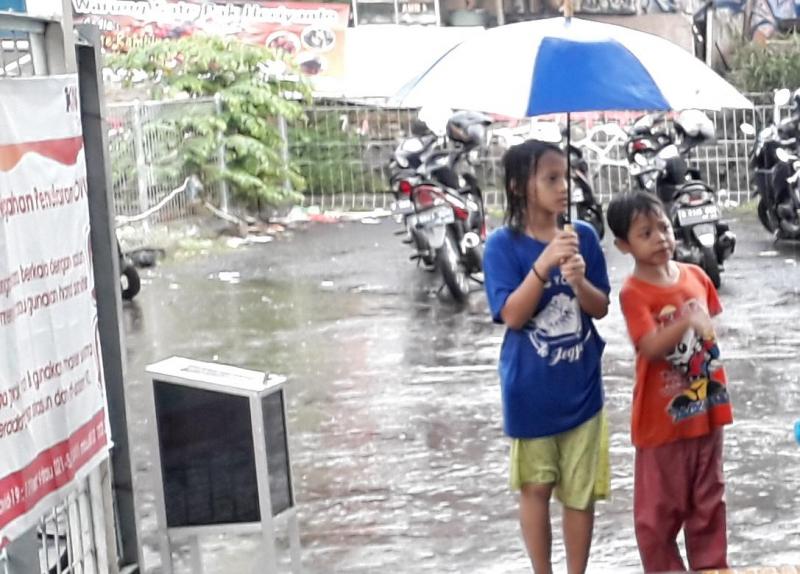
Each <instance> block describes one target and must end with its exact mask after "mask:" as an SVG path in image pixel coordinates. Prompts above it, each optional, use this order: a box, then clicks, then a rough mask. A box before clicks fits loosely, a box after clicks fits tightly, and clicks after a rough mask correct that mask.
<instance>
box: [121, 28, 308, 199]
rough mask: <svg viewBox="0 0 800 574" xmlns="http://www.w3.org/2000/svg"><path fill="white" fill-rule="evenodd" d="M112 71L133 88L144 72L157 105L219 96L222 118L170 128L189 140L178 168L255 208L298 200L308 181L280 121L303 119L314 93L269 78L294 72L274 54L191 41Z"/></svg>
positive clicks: (150, 51) (139, 54)
mask: <svg viewBox="0 0 800 574" xmlns="http://www.w3.org/2000/svg"><path fill="white" fill-rule="evenodd" d="M108 65H109V67H111V68H112V69H115V70H120V71H123V73H124V74H125V76H126V80H127V81H128V82H130V81H132V79H133V78H134V77H135V76H136V75H137V74H139V75H141V73H142V72H144V73H145V74H146V76H147V78H148V79H149V80H150V81H151V93H152V96H153V97H154V98H157V99H163V98H175V97H189V98H200V97H207V96H215V95H216V94H219V96H218V97H219V98H221V103H222V106H221V107H222V110H221V113H217V114H214V113H211V114H209V113H203V114H188V115H186V116H183V117H180V118H176V119H172V120H169V121H170V122H172V123H173V124H177V127H178V129H179V130H180V131H181V132H182V133H183V134H184V136H183V142H182V145H181V146H180V149H179V150H178V156H179V161H180V162H182V164H183V166H184V167H185V168H186V169H188V170H189V171H191V172H194V173H198V174H200V175H201V177H202V178H203V181H205V182H207V183H213V182H216V181H220V180H224V181H227V182H228V184H229V185H230V186H231V188H232V190H233V192H234V193H235V194H236V195H237V197H239V198H240V199H243V200H245V201H248V202H251V203H255V202H256V200H261V201H265V202H267V203H269V204H273V205H276V204H281V203H285V202H287V201H288V200H293V199H296V198H297V197H298V196H299V194H297V193H296V192H295V191H293V190H294V189H302V187H303V178H302V176H301V175H300V172H299V171H298V170H297V169H296V166H294V165H292V163H291V160H290V159H284V156H283V153H282V150H283V146H284V140H283V138H282V137H281V130H280V124H279V119H280V118H283V119H285V121H286V122H294V121H296V120H299V119H301V118H302V116H303V106H302V102H303V100H305V99H307V98H308V95H309V89H308V87H307V85H306V84H305V82H303V81H302V80H301V79H299V78H300V77H299V76H297V75H294V76H293V77H294V78H295V79H294V80H291V81H289V80H286V79H283V80H276V79H275V75H274V74H270V73H269V70H275V69H276V68H277V69H279V70H281V71H282V74H281V77H282V78H286V77H288V76H287V73H286V71H287V70H288V71H291V67H290V64H289V63H288V62H285V61H283V60H281V59H280V58H277V57H276V56H275V54H274V53H273V52H272V51H270V50H268V49H266V48H265V47H262V46H257V45H252V44H245V43H243V42H241V41H239V40H236V39H228V38H220V37H210V36H190V37H184V38H180V39H177V40H163V41H159V42H155V43H153V44H150V45H146V46H142V47H139V48H136V49H133V50H131V51H130V52H128V53H127V54H120V55H114V56H112V57H110V58H109V61H108ZM220 149H223V150H224V154H225V167H224V168H221V167H220V165H219V161H218V158H219V150H220ZM287 183H288V184H289V185H287Z"/></svg>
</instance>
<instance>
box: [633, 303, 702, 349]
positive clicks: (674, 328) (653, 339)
mask: <svg viewBox="0 0 800 574" xmlns="http://www.w3.org/2000/svg"><path fill="white" fill-rule="evenodd" d="M689 328H693V329H694V330H695V331H697V332H698V333H701V334H703V335H705V334H706V333H709V332H711V333H713V327H712V326H711V320H710V319H709V318H708V315H707V314H706V313H705V311H702V310H700V309H698V310H695V311H692V312H691V313H689V314H688V315H684V316H683V317H681V318H680V319H678V320H677V321H675V322H674V323H671V324H669V325H666V326H664V327H660V328H658V329H656V330H655V331H653V332H651V333H648V334H647V335H645V336H643V337H642V338H641V339H639V345H638V347H639V352H640V353H642V355H644V356H645V357H646V358H648V359H663V358H664V357H666V356H667V353H669V352H670V351H672V349H674V348H675V345H677V344H678V343H679V342H680V341H681V339H682V338H683V334H684V333H685V332H686V330H687V329H689Z"/></svg>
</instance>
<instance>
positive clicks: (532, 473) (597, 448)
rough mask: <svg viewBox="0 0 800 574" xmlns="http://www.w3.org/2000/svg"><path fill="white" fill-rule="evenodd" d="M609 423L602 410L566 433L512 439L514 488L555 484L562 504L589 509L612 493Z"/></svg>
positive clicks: (512, 485)
mask: <svg viewBox="0 0 800 574" xmlns="http://www.w3.org/2000/svg"><path fill="white" fill-rule="evenodd" d="M608 457H609V455H608V425H607V423H606V416H605V412H604V411H603V410H601V411H600V412H599V413H597V414H596V415H595V416H593V417H592V418H590V419H589V420H588V421H586V422H585V423H583V424H581V425H579V426H577V427H575V428H574V429H570V430H568V431H565V432H563V433H560V434H557V435H553V436H546V437H541V438H533V439H513V440H512V442H511V477H510V478H511V480H510V482H511V488H512V489H514V490H520V489H521V488H522V485H523V484H526V483H533V484H554V485H555V494H556V497H557V498H558V499H559V500H560V501H561V503H562V504H563V505H564V506H566V507H568V508H574V509H576V510H585V509H586V508H588V507H589V506H590V505H591V504H592V503H593V502H594V501H595V500H602V499H606V498H608V496H609V494H610V490H611V489H610V482H611V479H610V470H609V463H608Z"/></svg>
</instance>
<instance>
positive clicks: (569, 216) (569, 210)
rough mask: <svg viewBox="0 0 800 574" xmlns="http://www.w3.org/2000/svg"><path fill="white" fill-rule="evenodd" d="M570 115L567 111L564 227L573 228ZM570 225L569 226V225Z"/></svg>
mask: <svg viewBox="0 0 800 574" xmlns="http://www.w3.org/2000/svg"><path fill="white" fill-rule="evenodd" d="M569 122H570V115H569V112H567V213H566V216H565V217H564V228H565V229H569V228H571V227H572V226H571V223H572V140H571V132H572V130H571V129H570V125H569ZM567 226H569V227H567Z"/></svg>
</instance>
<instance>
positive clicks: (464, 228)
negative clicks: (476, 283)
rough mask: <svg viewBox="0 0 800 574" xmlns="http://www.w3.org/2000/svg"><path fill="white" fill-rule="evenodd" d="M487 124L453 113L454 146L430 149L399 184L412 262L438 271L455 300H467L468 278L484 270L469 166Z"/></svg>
mask: <svg viewBox="0 0 800 574" xmlns="http://www.w3.org/2000/svg"><path fill="white" fill-rule="evenodd" d="M490 124H491V120H490V119H489V117H488V116H485V115H483V114H479V113H474V112H458V113H456V114H454V115H453V116H452V117H451V118H450V119H449V120H448V122H447V126H446V133H447V139H448V141H449V142H451V143H452V144H453V147H448V148H444V149H441V148H439V149H433V150H431V151H430V152H429V153H428V154H426V156H425V158H424V160H423V163H422V164H421V165H420V166H419V168H418V169H417V170H416V172H415V174H414V177H413V178H412V179H410V180H405V182H406V183H403V184H402V185H403V187H404V188H405V187H406V186H410V187H411V190H410V194H409V196H410V199H411V202H412V205H413V213H411V214H409V215H408V216H407V217H406V218H405V221H406V229H407V230H408V233H409V235H410V238H411V242H412V243H413V245H414V247H415V250H416V253H415V254H414V255H412V256H411V258H412V259H416V260H419V261H422V262H424V263H426V264H427V265H429V266H431V267H432V268H434V269H436V270H438V271H439V272H440V273H441V274H442V278H443V279H444V283H445V285H446V286H447V288H448V290H449V291H450V293H451V294H452V296H453V298H454V299H456V300H457V301H463V300H464V299H466V297H467V295H468V294H469V291H470V279H471V278H472V277H473V275H474V274H476V273H479V272H481V271H483V242H484V240H485V238H486V222H485V212H484V204H483V194H482V192H481V189H480V186H479V185H478V181H477V178H476V177H475V175H474V170H473V168H472V164H473V162H474V161H475V152H476V151H477V148H478V147H479V146H481V145H483V144H484V143H485V141H486V128H487V127H488V126H489V125H490Z"/></svg>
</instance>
